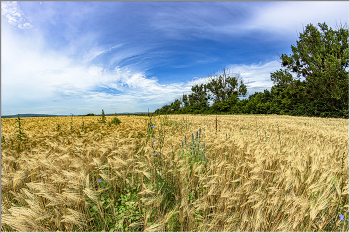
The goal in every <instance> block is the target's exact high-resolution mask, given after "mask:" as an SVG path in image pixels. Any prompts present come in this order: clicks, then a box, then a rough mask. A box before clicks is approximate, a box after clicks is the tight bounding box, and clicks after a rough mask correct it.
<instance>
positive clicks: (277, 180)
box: [1, 115, 349, 232]
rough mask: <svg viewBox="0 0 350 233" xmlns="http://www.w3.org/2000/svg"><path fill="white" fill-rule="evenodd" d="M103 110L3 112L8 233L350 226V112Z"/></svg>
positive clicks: (4, 221)
mask: <svg viewBox="0 0 350 233" xmlns="http://www.w3.org/2000/svg"><path fill="white" fill-rule="evenodd" d="M100 118H101V117H98V116H89V117H50V118H21V119H20V120H18V119H10V118H7V119H1V138H2V140H1V141H2V142H1V231H90V232H91V231H188V232H189V231H348V229H349V133H348V132H349V131H348V130H349V120H348V119H345V120H344V119H324V118H307V117H292V116H278V115H222V116H217V119H216V116H200V115H171V116H161V117H158V116H157V117H147V116H145V117H142V116H130V117H128V116H118V119H120V121H121V123H120V124H111V123H110V122H111V121H112V119H113V118H114V116H107V117H106V120H107V122H106V123H101V122H98V120H99V119H100ZM16 131H17V132H16Z"/></svg>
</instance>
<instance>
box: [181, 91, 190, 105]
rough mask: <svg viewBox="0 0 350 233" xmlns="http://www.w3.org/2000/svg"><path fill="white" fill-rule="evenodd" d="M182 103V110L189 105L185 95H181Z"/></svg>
mask: <svg viewBox="0 0 350 233" xmlns="http://www.w3.org/2000/svg"><path fill="white" fill-rule="evenodd" d="M182 103H183V105H184V108H187V107H188V106H189V105H190V103H189V102H188V96H187V95H185V94H183V95H182Z"/></svg>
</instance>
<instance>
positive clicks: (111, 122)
mask: <svg viewBox="0 0 350 233" xmlns="http://www.w3.org/2000/svg"><path fill="white" fill-rule="evenodd" d="M120 123H122V122H121V121H120V120H119V119H118V118H116V117H114V118H113V119H112V121H110V122H109V126H111V125H112V124H115V125H119V124H120Z"/></svg>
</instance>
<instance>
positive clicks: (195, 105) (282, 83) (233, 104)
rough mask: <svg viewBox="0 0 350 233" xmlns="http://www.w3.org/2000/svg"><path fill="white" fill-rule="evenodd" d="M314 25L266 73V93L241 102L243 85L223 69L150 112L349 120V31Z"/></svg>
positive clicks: (244, 93)
mask: <svg viewBox="0 0 350 233" xmlns="http://www.w3.org/2000/svg"><path fill="white" fill-rule="evenodd" d="M318 26H319V28H317V27H315V26H313V25H312V24H309V25H307V26H306V27H305V29H304V30H303V32H302V33H300V34H299V40H298V41H297V44H296V45H292V46H291V48H292V53H293V54H291V55H289V56H288V55H286V54H282V55H281V56H280V59H281V66H282V69H280V70H278V71H275V72H273V73H270V75H271V77H270V78H271V80H272V81H273V83H274V85H273V86H272V88H271V91H269V90H264V92H255V93H254V94H253V95H250V96H249V97H248V99H242V100H240V99H239V98H238V97H245V96H246V95H247V86H246V85H245V84H244V83H243V81H242V80H239V77H233V76H231V75H229V74H227V70H226V68H223V69H222V72H221V74H220V75H215V76H211V77H210V78H209V81H208V82H207V83H203V84H197V85H195V86H192V88H191V91H192V93H190V94H188V95H186V94H183V95H182V96H181V97H180V98H177V99H175V100H174V101H173V102H172V103H171V104H166V105H164V106H163V107H161V108H160V109H157V110H156V111H155V112H154V113H155V114H279V115H292V116H315V117H335V118H349V71H348V70H347V69H348V67H349V30H348V28H345V27H342V26H341V27H339V28H338V29H337V30H333V29H332V28H329V27H328V26H327V25H326V23H323V24H321V23H319V24H318ZM292 74H295V75H294V76H296V77H293V75H292ZM301 78H304V80H303V81H301ZM210 101H211V102H212V103H213V104H212V105H211V106H210V105H209V102H210Z"/></svg>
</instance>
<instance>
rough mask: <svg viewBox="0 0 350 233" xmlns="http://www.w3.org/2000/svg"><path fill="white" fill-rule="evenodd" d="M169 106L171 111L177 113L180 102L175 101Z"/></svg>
mask: <svg viewBox="0 0 350 233" xmlns="http://www.w3.org/2000/svg"><path fill="white" fill-rule="evenodd" d="M170 106H171V109H172V110H173V111H179V110H180V106H181V101H180V100H179V99H176V100H175V101H174V102H173V103H171V104H170Z"/></svg>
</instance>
